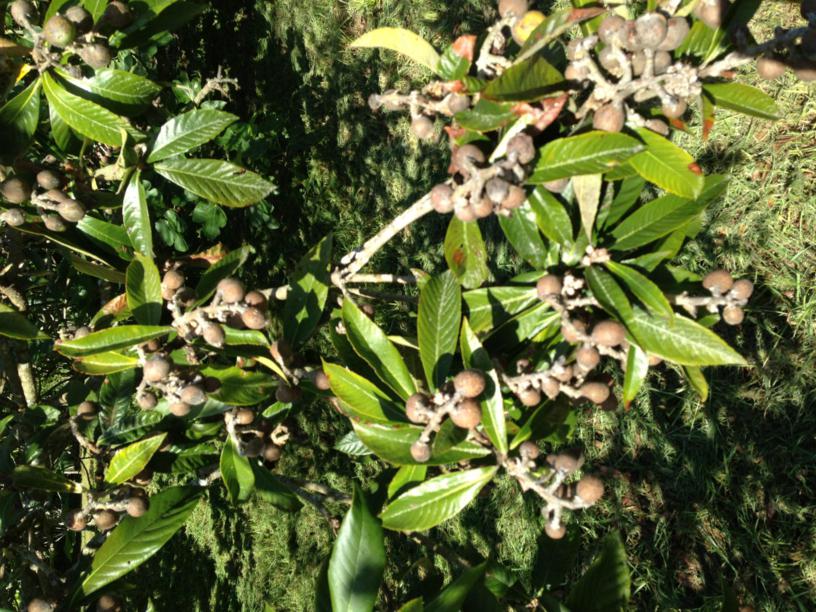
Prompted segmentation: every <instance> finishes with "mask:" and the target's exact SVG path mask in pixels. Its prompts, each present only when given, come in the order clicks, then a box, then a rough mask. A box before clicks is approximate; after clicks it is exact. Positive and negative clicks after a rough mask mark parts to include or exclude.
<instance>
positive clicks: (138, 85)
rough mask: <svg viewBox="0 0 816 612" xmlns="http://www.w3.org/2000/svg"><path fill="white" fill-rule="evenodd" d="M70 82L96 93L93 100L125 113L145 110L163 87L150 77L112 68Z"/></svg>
mask: <svg viewBox="0 0 816 612" xmlns="http://www.w3.org/2000/svg"><path fill="white" fill-rule="evenodd" d="M69 82H70V83H77V84H78V85H79V86H80V87H82V88H83V89H86V90H87V91H89V92H91V93H92V94H95V99H94V100H92V101H94V102H98V103H99V104H101V105H108V106H111V109H112V110H114V111H116V110H117V109H121V110H122V111H123V112H125V113H128V112H130V113H133V112H137V111H140V110H143V109H144V108H145V107H146V106H147V105H149V104H150V103H151V102H152V101H153V99H154V98H155V97H156V96H157V95H158V94H159V92H161V87H160V86H159V85H157V84H156V83H154V82H153V81H151V80H150V79H146V78H145V77H143V76H139V75H138V74H134V73H132V72H127V71H126V70H114V69H112V68H106V69H104V70H100V71H98V72H97V73H96V74H95V75H94V76H93V77H92V78H90V79H86V80H84V81H79V82H77V81H76V80H74V79H71V80H70V81H69ZM111 103H113V104H111Z"/></svg>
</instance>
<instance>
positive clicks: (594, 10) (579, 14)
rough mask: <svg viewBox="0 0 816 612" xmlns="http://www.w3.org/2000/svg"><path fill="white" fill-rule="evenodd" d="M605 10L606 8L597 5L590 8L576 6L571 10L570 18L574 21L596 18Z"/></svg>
mask: <svg viewBox="0 0 816 612" xmlns="http://www.w3.org/2000/svg"><path fill="white" fill-rule="evenodd" d="M605 12H606V9H604V8H601V7H597V6H596V7H590V8H574V9H572V11H570V16H569V20H570V21H571V22H572V23H580V22H582V21H587V20H589V19H595V17H597V16H598V15H601V14H603V13H605Z"/></svg>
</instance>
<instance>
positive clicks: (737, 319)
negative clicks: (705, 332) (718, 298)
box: [722, 304, 745, 325]
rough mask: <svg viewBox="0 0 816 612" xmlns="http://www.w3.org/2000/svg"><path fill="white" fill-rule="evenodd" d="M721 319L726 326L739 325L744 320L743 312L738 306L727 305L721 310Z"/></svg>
mask: <svg viewBox="0 0 816 612" xmlns="http://www.w3.org/2000/svg"><path fill="white" fill-rule="evenodd" d="M722 317H723V321H725V322H726V323H727V324H728V325H739V324H740V323H742V322H743V321H744V320H745V311H744V310H743V309H742V308H740V307H739V306H734V305H733V304H729V305H728V306H726V307H725V308H723V312H722Z"/></svg>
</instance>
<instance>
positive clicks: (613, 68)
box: [598, 47, 623, 77]
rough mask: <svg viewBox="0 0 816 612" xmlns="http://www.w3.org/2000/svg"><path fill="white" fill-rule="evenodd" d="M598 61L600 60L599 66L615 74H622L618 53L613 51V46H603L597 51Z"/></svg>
mask: <svg viewBox="0 0 816 612" xmlns="http://www.w3.org/2000/svg"><path fill="white" fill-rule="evenodd" d="M598 61H599V62H600V64H601V66H603V67H604V69H605V70H606V71H607V72H609V73H610V74H613V75H615V76H618V77H619V76H623V66H621V62H620V54H619V53H615V49H614V48H613V47H604V48H603V49H601V51H600V52H599V53H598Z"/></svg>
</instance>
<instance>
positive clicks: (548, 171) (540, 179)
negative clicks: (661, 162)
mask: <svg viewBox="0 0 816 612" xmlns="http://www.w3.org/2000/svg"><path fill="white" fill-rule="evenodd" d="M643 149H644V146H643V145H642V144H641V143H640V142H638V141H637V140H636V139H634V138H632V137H631V136H627V135H625V134H614V133H610V132H600V131H594V132H588V133H586V134H580V135H578V136H568V137H566V138H559V139H557V140H553V141H551V142H549V143H547V144H546V145H544V148H542V149H541V154H540V155H539V158H538V163H537V164H536V168H535V171H534V172H533V174H532V176H531V177H530V178H529V179H528V180H527V182H528V183H533V184H536V183H546V182H548V181H553V180H555V179H560V178H566V177H570V176H577V175H580V174H598V173H602V172H606V171H608V170H611V169H612V168H614V167H615V166H618V165H619V164H621V163H622V162H624V161H626V160H628V159H629V158H630V157H632V156H633V155H635V154H636V153H640V152H641V151H642V150H643Z"/></svg>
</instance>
